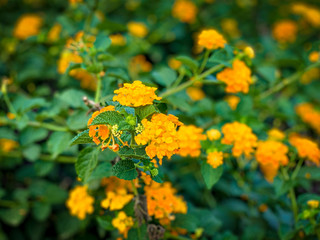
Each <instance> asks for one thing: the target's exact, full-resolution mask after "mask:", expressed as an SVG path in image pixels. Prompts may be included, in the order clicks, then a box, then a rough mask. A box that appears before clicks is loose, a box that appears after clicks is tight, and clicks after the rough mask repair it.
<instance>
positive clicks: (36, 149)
mask: <svg viewBox="0 0 320 240" xmlns="http://www.w3.org/2000/svg"><path fill="white" fill-rule="evenodd" d="M40 153H41V146H40V145H37V144H32V145H30V146H28V147H26V148H25V149H23V151H22V155H23V156H24V157H25V158H26V159H28V160H29V161H30V162H34V161H36V160H37V159H38V158H39V156H40Z"/></svg>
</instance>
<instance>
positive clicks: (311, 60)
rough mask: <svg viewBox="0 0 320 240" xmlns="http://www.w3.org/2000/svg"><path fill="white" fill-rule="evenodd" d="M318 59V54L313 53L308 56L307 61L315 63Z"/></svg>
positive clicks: (319, 55)
mask: <svg viewBox="0 0 320 240" xmlns="http://www.w3.org/2000/svg"><path fill="white" fill-rule="evenodd" d="M319 59H320V54H319V52H317V51H313V52H311V53H310V54H309V61H310V62H317V61H319Z"/></svg>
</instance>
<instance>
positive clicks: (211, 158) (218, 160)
mask: <svg viewBox="0 0 320 240" xmlns="http://www.w3.org/2000/svg"><path fill="white" fill-rule="evenodd" d="M207 163H208V164H209V165H211V166H212V167H213V168H217V167H219V166H221V165H222V164H223V152H218V151H214V152H210V153H208V157H207Z"/></svg>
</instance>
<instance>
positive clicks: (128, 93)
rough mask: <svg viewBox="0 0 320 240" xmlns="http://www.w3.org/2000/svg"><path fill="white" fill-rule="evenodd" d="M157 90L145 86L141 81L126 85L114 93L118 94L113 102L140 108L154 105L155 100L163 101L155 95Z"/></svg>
mask: <svg viewBox="0 0 320 240" xmlns="http://www.w3.org/2000/svg"><path fill="white" fill-rule="evenodd" d="M156 90H157V88H155V87H148V86H145V85H144V84H143V83H142V82H141V81H138V80H136V81H134V82H133V83H125V84H124V86H123V87H122V88H120V89H117V90H115V91H114V93H115V94H116V95H115V96H114V97H113V101H118V102H119V103H120V104H121V105H124V106H128V107H140V106H146V105H150V104H153V101H154V100H161V97H158V96H157V95H156V93H155V91H156Z"/></svg>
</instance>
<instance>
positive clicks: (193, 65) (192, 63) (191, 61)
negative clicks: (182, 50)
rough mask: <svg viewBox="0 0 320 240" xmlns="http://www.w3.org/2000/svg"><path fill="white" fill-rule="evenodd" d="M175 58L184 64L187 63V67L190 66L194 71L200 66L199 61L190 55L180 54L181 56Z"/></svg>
mask: <svg viewBox="0 0 320 240" xmlns="http://www.w3.org/2000/svg"><path fill="white" fill-rule="evenodd" d="M175 59H176V60H178V61H180V62H182V64H183V65H186V66H187V67H189V68H190V69H191V70H192V71H193V72H196V71H197V69H198V67H199V63H198V62H197V61H195V60H194V59H192V58H190V57H187V56H179V57H176V58H175Z"/></svg>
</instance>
